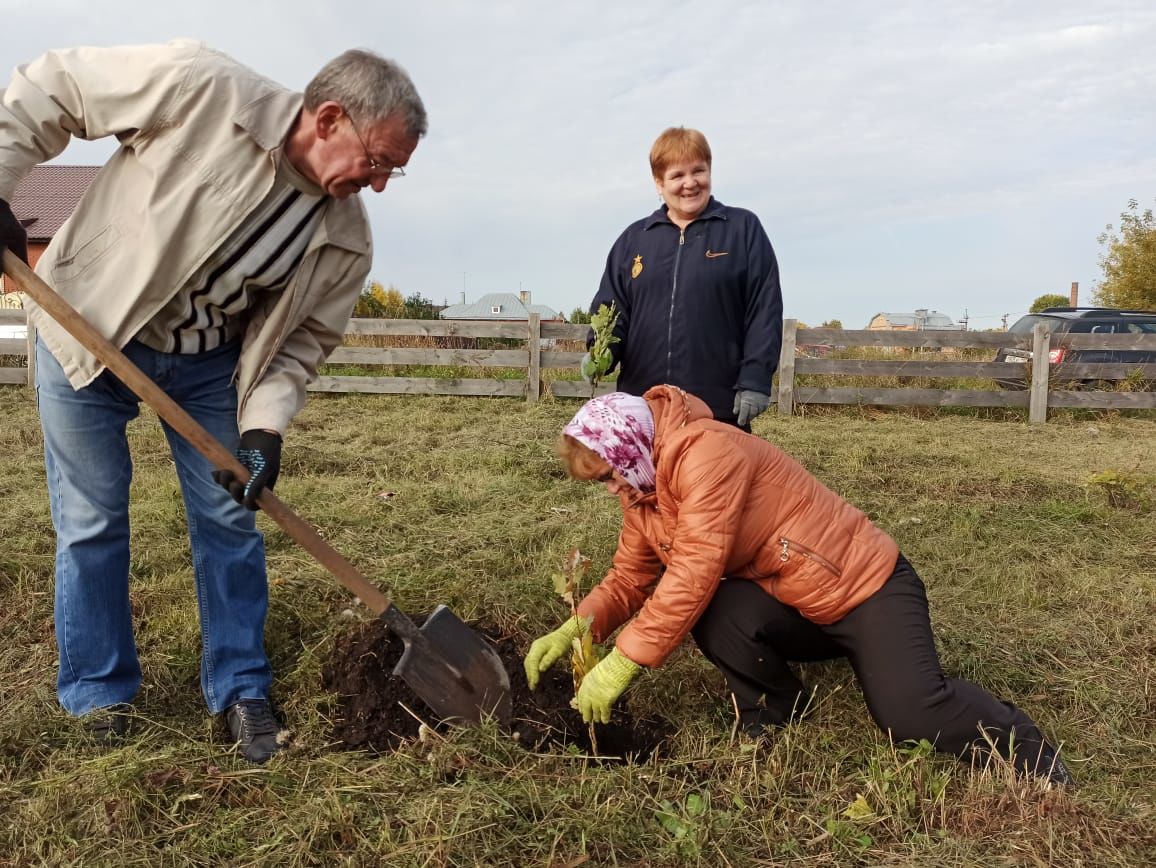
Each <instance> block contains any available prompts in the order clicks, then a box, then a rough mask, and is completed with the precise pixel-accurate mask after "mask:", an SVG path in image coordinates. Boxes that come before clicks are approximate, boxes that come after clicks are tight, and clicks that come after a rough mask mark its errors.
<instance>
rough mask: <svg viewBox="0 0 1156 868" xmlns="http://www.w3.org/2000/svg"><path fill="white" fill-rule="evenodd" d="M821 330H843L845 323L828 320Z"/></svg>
mask: <svg viewBox="0 0 1156 868" xmlns="http://www.w3.org/2000/svg"><path fill="white" fill-rule="evenodd" d="M819 328H821V329H841V328H843V321H842V320H838V319H829V320H826V321H825V322H824V323H823V324H822V325H821V326H819Z"/></svg>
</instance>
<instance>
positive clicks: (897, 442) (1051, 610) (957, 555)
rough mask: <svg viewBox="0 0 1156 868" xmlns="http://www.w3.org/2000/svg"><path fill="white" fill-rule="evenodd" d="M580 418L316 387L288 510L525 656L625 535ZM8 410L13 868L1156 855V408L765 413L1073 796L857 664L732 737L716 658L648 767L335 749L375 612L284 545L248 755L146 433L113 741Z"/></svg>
mask: <svg viewBox="0 0 1156 868" xmlns="http://www.w3.org/2000/svg"><path fill="white" fill-rule="evenodd" d="M574 409H575V405H574V404H573V403H568V402H555V401H544V402H542V403H541V404H539V405H537V406H529V405H526V404H525V403H522V402H518V401H512V400H503V399H459V398H390V397H381V396H327V395H316V396H314V397H312V398H311V400H310V403H309V405H308V407H307V408H306V410H305V411H304V413H303V414H302V416H301V418H300V420H299V424H298V425H297V426H296V427H295V428H294V430H293V432H292V433H291V434H290V436H289V438H288V441H287V449H286V465H285V470H284V473H283V474H282V481H281V483H280V485H279V488H278V492H279V493H280V494H281V495H282V497H283V498H284V499H286V500H287V501H288V502H289V503H291V504H296V505H299V507H300V509H301V511H302V513H303V514H305V515H306V516H307V517H308V518H310V519H311V520H312V521H313V522H314V523H315V524H316V525H317V526H318V527H319V528H321V529H322V530H323V532H324V534H325V536H326V537H327V538H328V539H329V540H330V541H331V542H332V543H333V544H334V545H336V546H337V547H338V548H339V549H340V550H341V551H343V552H344V553H346V554H347V555H348V556H349V557H350V558H351V559H352V560H353V561H354V562H355V563H356V564H357V565H358V566H359V567H360V568H361V569H362V570H363V571H364V572H365V573H366V574H367V575H369V576H371V577H372V578H374V579H375V581H377V582H378V583H379V584H381V585H383V586H388V587H389V588H391V589H392V590H394V591H395V592H396V594H397V596H398V599H399V600H400V601H402V603H403V604H404V606H405V607H406V608H409V609H412V610H414V611H422V610H423V609H428V608H429V607H431V606H432V605H433V604H434V603H437V602H444V603H447V604H449V605H451V606H452V607H453V608H454V609H455V611H457V612H458V613H459V614H460V615H462V616H463V617H466V618H474V619H481V620H484V621H486V622H489V623H491V624H493V625H495V626H497V627H499V628H501V629H502V630H504V631H506V632H508V633H509V634H511V635H514V636H516V637H519V638H520V639H521V640H522V641H524V642H525V643H527V644H528V642H529V640H530V639H531V638H532V637H533V636H535V635H537V634H538V633H539V632H541V631H543V630H544V629H548V628H551V627H552V626H554V623H555V622H556V621H557V620H558V619H559V618H560V617H561V616H562V611H561V607H560V605H559V603H558V602H557V600H556V598H555V597H554V594H553V592H552V590H551V584H550V580H549V576H550V573H551V572H552V571H553V570H554V569H555V568H556V567H557V565H558V563H559V562H560V561H561V559H562V557H563V555H564V553H565V552H566V551H568V550H569V549H570V548H572V547H574V546H577V547H579V548H580V549H581V550H582V551H583V552H585V553H587V554H588V555H590V556H592V557H593V558H594V560H595V571H597V570H598V569H599V568H604V567H605V565H606V563H607V561H608V559H609V556H610V554H611V552H612V550H613V547H614V543H615V537H616V532H617V512H616V510H617V508H616V506H615V505H614V504H613V503H612V502H610V501H609V500H608V499H607V498H606V497H605V495H604V493H603V492H601V491H600V489H599V488H598V487H597V486H588V485H581V484H578V483H573V482H570V481H568V480H565V479H564V478H563V477H562V475H561V473H560V472H559V470H558V467H557V462H556V461H555V459H554V457H553V453H552V444H553V439H554V437H555V435H556V433H557V431H558V430H559V429H560V427H561V425H562V424H563V422H564V421H565V420H566V419H567V418H568V417H569V415H570V414H571V413H572V412H573V410H574ZM0 414H2V415H3V417H4V420H5V421H4V424H3V426H0V454H2V455H3V459H2V460H0V540H2V543H0V636H2V637H3V642H2V643H0V692H2V694H3V695H2V697H0V813H2V814H3V816H4V817H5V823H4V824H3V825H2V826H0V865H40V864H51V865H64V864H75V865H82V864H83V865H89V864H92V865H99V864H116V865H221V864H229V865H265V864H269V865H273V864H275V865H317V864H350V865H365V864H389V865H477V864H484V865H564V864H598V865H601V864H629V865H685V864H704V865H707V864H709V865H758V864H768V865H769V864H776V865H782V864H795V865H808V866H820V865H864V864H870V865H878V864H903V865H936V866H941V865H958V866H963V865H1007V864H1024V865H1097V866H1100V865H1140V864H1146V863H1150V862H1151V861H1152V859H1151V857H1152V855H1153V853H1154V852H1156V806H1154V801H1156V760H1154V759H1153V757H1154V753H1153V744H1154V743H1156V723H1154V721H1156V663H1154V661H1156V653H1154V652H1156V647H1154V645H1153V639H1152V636H1153V631H1152V618H1153V613H1154V610H1156V609H1154V607H1156V572H1154V568H1153V563H1152V552H1153V550H1154V549H1156V527H1154V525H1153V522H1152V516H1151V514H1150V513H1146V512H1144V511H1143V510H1142V509H1140V508H1139V507H1138V502H1137V503H1129V502H1119V501H1117V502H1116V504H1115V505H1113V503H1112V502H1110V500H1109V498H1108V496H1106V492H1105V491H1104V489H1103V486H1101V485H1098V484H1096V483H1093V482H1090V481H1089V478H1090V476H1091V474H1093V473H1102V472H1104V471H1109V470H1115V471H1118V472H1120V473H1124V474H1128V478H1129V479H1131V480H1133V481H1134V482H1136V484H1137V485H1141V486H1147V490H1148V491H1149V492H1152V488H1151V486H1152V480H1151V475H1150V474H1151V468H1153V467H1154V466H1156V461H1154V459H1156V455H1154V454H1153V453H1154V452H1156V423H1154V422H1152V421H1151V420H1150V419H1145V418H1131V419H1129V418H1121V417H1119V416H1116V415H1110V414H1100V415H1099V416H1096V417H1095V418H1091V417H1089V416H1087V415H1086V414H1085V415H1084V416H1080V417H1076V416H1067V417H1060V419H1059V421H1057V422H1052V423H1049V424H1048V425H1047V426H1046V427H1044V428H1041V429H1031V428H1028V427H1027V426H1026V425H1023V424H1021V423H1020V422H1017V421H992V420H987V419H982V418H976V417H965V416H951V415H946V414H942V415H935V414H916V413H898V412H895V413H892V412H884V411H865V412H862V413H860V412H843V413H833V412H829V413H821V414H808V415H807V416H805V417H802V418H798V417H797V418H793V419H779V418H774V417H768V418H762V419H759V420H757V422H756V424H755V432H756V433H757V434H759V435H761V436H764V437H768V438H769V439H771V440H773V441H775V442H777V443H779V444H780V445H782V446H783V447H784V448H785V449H787V450H788V451H789V452H791V453H792V454H794V455H795V456H797V457H798V458H799V459H801V460H802V461H803V462H804V463H805V464H806V465H807V466H808V467H809V468H810V469H811V470H812V471H813V472H815V473H816V475H818V476H819V477H820V478H822V479H823V480H824V481H825V482H826V483H827V484H828V485H830V486H831V487H832V488H834V489H835V490H837V491H839V492H841V493H842V494H844V495H845V496H847V497H848V498H849V499H851V500H852V501H854V502H856V503H858V504H859V505H860V506H862V507H863V508H864V509H866V510H867V511H868V512H869V513H870V514H871V515H872V516H873V517H874V518H875V519H876V520H877V521H878V522H879V523H880V524H881V525H882V526H883V527H884V528H886V529H887V530H888V531H889V532H891V533H892V534H893V535H894V536H896V537H897V538H898V540H899V541H900V544H901V545H902V547H903V549H904V551H905V552H906V553H907V554H908V555H909V557H910V558H911V559H912V561H913V562H914V563H915V564H916V565H917V566H918V567H919V569H920V572H921V573H922V575H923V576H924V579H925V580H926V582H927V584H928V588H929V594H930V597H931V601H932V614H933V620H934V622H935V625H936V628H937V631H938V634H939V637H940V641H941V652H942V655H943V659H944V663H945V665H946V667H947V668H948V669H949V671H952V672H954V673H957V674H960V675H964V676H966V677H969V678H972V679H974V680H977V681H978V682H980V683H982V684H983V685H984V686H986V687H988V688H989V689H991V690H993V691H994V692H996V693H998V694H1002V695H1006V696H1007V697H1009V698H1011V699H1014V700H1015V701H1017V702H1018V703H1020V704H1022V705H1023V706H1024V707H1025V708H1026V709H1027V710H1028V711H1029V712H1030V713H1031V714H1033V716H1035V717H1036V719H1037V720H1038V721H1039V722H1040V723H1041V725H1043V726H1044V727H1045V729H1047V730H1048V731H1049V732H1050V733H1052V734H1053V735H1054V736H1055V738H1056V739H1058V740H1061V741H1063V742H1064V743H1065V745H1066V747H1067V751H1068V756H1069V757H1070V761H1071V765H1072V767H1073V770H1074V772H1075V774H1076V776H1077V778H1078V780H1079V786H1078V787H1077V788H1075V789H1073V790H1069V791H1049V790H1047V789H1044V788H1042V787H1040V786H1039V785H1036V784H1033V783H1024V782H1020V781H1016V780H1015V779H1013V778H1012V777H1011V776H1010V775H1009V774H1008V771H1007V769H1006V768H1003V767H1000V766H996V767H993V768H990V769H985V770H974V771H972V770H969V769H967V768H966V767H963V766H960V765H957V764H956V763H954V762H952V761H951V760H948V759H944V758H941V757H936V756H931V755H928V753H927V751H926V750H924V749H922V748H920V747H918V746H916V747H899V748H897V747H895V746H892V745H891V744H889V743H888V742H887V740H886V739H885V738H884V737H882V736H881V735H880V734H878V733H877V732H876V731H875V730H874V729H873V727H872V726H871V724H870V721H869V718H868V716H867V712H866V710H865V709H864V707H863V702H862V698H861V696H860V695H859V693H858V691H857V689H856V688H855V686H854V681H853V678H852V677H851V674H850V671H849V670H848V668H847V667H846V666H845V665H842V664H837V663H832V664H822V665H813V666H809V667H807V669H806V673H805V677H806V678H807V679H808V680H809V681H810V682H811V683H813V684H814V685H815V686H816V687H817V689H818V704H817V708H816V710H815V713H814V714H813V715H812V717H811V718H809V719H808V720H807V721H806V722H805V723H804V724H802V725H799V726H797V727H793V728H791V729H788V730H786V731H784V732H782V733H779V734H778V735H777V736H776V737H774V738H773V739H770V740H767V741H765V742H759V743H752V742H749V741H743V740H738V741H734V740H732V738H731V720H730V712H729V709H728V707H727V705H726V702H725V700H724V699H723V697H722V682H721V678H720V677H719V676H718V674H717V673H716V672H715V671H714V670H712V669H711V668H710V667H709V666H708V665H707V664H706V663H705V662H704V661H703V660H702V658H701V656H700V655H698V653H697V652H696V651H694V650H693V648H684V649H682V650H681V651H680V652H678V653H677V654H676V655H675V657H674V658H673V659H672V661H671V663H670V664H669V665H668V666H667V667H666V668H664V669H663V670H661V671H660V672H657V673H651V674H649V675H647V676H645V677H644V678H642V679H640V681H639V682H638V683H637V684H636V685H635V686H634V687H633V688H632V689H631V691H630V693H629V694H628V700H627V701H628V702H629V705H630V707H631V708H632V710H634V711H635V712H636V713H639V714H644V713H648V712H659V713H661V714H663V715H664V716H666V717H667V718H668V719H670V720H671V721H673V722H674V723H675V724H676V725H677V727H678V735H677V737H676V740H675V742H674V743H673V744H672V745H671V746H670V748H669V749H668V751H667V752H666V754H665V755H663V756H661V757H660V758H659V759H657V760H655V761H652V762H651V763H648V764H646V765H642V766H599V765H596V764H592V763H591V762H590V761H589V760H586V759H584V758H582V757H578V756H572V755H568V754H566V753H564V752H559V753H555V754H548V755H530V754H527V753H526V752H524V751H522V750H521V749H520V748H518V747H517V746H515V745H513V744H511V743H510V742H509V740H508V739H505V738H504V737H502V735H501V734H500V733H498V732H495V731H492V730H480V731H468V732H454V733H451V734H450V735H449V737H448V738H446V739H444V740H436V741H433V742H427V743H418V744H412V745H408V746H406V747H405V748H403V749H402V750H399V751H398V752H396V753H394V754H390V755H387V756H379V757H375V756H367V755H358V754H348V753H342V752H339V751H336V750H334V749H333V746H332V745H330V744H329V743H328V742H329V717H330V715H331V714H332V713H333V709H334V704H333V702H332V698H331V697H328V696H326V695H324V694H322V693H321V692H320V689H319V686H318V685H319V681H320V679H319V671H320V668H321V666H322V664H323V663H324V662H325V661H326V659H327V657H328V654H329V651H330V649H331V648H332V644H333V641H334V638H335V637H336V636H337V635H338V634H340V633H341V632H342V631H345V630H347V629H349V628H350V626H351V625H352V624H354V623H356V622H357V621H358V620H359V619H361V618H364V617H368V616H367V615H366V614H365V613H364V612H362V611H360V610H358V611H356V612H355V613H354V615H353V617H352V618H350V617H349V616H348V615H347V614H345V612H346V610H348V609H350V608H352V606H351V601H350V599H349V597H348V595H347V594H346V593H345V592H344V591H343V590H342V589H341V588H340V587H339V586H338V585H337V584H336V583H335V582H334V581H332V580H331V579H330V578H329V577H328V576H327V575H326V574H325V573H324V572H322V571H321V570H320V569H319V568H318V567H316V566H315V565H314V564H313V563H312V562H311V561H310V559H309V558H308V557H307V556H306V555H304V554H303V553H302V552H301V551H300V550H299V549H297V548H296V546H295V545H294V544H292V543H291V542H290V541H289V540H288V539H287V538H286V537H285V536H284V535H283V534H282V533H281V532H280V531H279V530H277V529H276V528H274V527H269V528H268V543H269V544H268V549H269V563H270V577H271V583H272V588H271V611H270V618H269V630H268V645H269V649H270V653H271V656H272V658H273V663H274V667H275V670H276V674H277V681H276V685H275V690H276V697H277V698H278V700H279V702H280V703H281V705H282V707H283V708H284V710H285V713H286V716H287V718H288V720H289V722H290V724H291V726H292V730H293V738H294V742H293V748H292V749H291V750H290V751H289V752H288V754H287V755H285V756H283V757H281V758H278V759H277V760H275V761H274V762H273V763H271V764H270V766H268V767H267V768H259V769H255V768H251V767H248V766H246V765H245V764H243V763H240V762H238V761H237V760H235V759H234V758H233V756H232V754H231V751H230V749H229V745H228V744H227V743H226V739H225V738H224V737H223V735H222V734H221V732H220V730H219V729H218V728H217V727H216V726H215V725H214V723H213V722H212V721H210V720H208V719H207V717H206V715H205V711H204V708H203V705H202V704H201V700H200V696H199V692H198V687H197V663H198V633H197V628H196V620H195V619H196V615H195V606H194V603H193V596H192V588H191V578H190V576H191V572H190V567H189V562H188V553H187V550H186V545H187V544H186V540H185V534H184V528H183V517H182V512H181V507H180V500H179V496H178V493H177V489H176V482H175V478H174V475H173V473H172V468H171V463H170V461H169V459H168V456H167V454H166V451H165V448H164V445H163V439H162V437H161V435H160V432H159V428H158V426H157V425H156V423H155V420H152V419H151V418H149V417H148V415H147V414H146V416H145V418H143V419H142V420H141V421H139V422H137V423H134V424H133V426H132V427H131V429H130V431H131V436H132V439H133V444H134V449H135V454H136V462H137V463H136V483H135V485H136V489H135V499H134V506H133V509H134V513H133V522H134V524H133V542H134V558H133V564H132V571H133V599H134V605H135V606H136V608H137V611H138V613H139V624H138V644H139V645H140V650H141V656H142V662H143V665H144V668H145V687H144V690H143V692H142V695H141V697H140V702H139V705H140V719H139V721H138V723H139V727H138V730H139V733H140V734H139V735H138V736H137V737H136V738H134V739H133V740H132V741H131V742H130V743H128V744H127V745H125V746H124V747H122V748H120V749H117V750H114V751H111V752H107V753H104V752H100V751H98V750H97V749H95V748H93V747H91V746H89V745H87V744H85V743H84V742H83V741H82V740H81V739H80V738H79V735H78V728H77V726H76V724H75V722H74V721H72V720H70V719H69V718H67V717H66V716H64V715H63V714H62V713H61V712H59V711H58V709H57V707H56V704H55V699H54V695H53V681H54V670H55V648H54V644H53V634H52V599H51V598H52V568H53V567H52V561H53V540H52V529H51V524H50V521H49V518H48V510H47V504H46V497H45V494H44V479H43V469H42V464H41V455H40V437H39V430H38V427H37V422H36V417H35V409H34V402H33V401H32V398H31V396H30V394H29V392H28V391H27V390H24V389H22V388H12V387H9V388H3V389H0ZM386 494H388V495H389V496H384V495H386ZM583 860H585V862H583Z"/></svg>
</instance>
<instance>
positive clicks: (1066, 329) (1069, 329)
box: [995, 307, 1156, 389]
mask: <svg viewBox="0 0 1156 868" xmlns="http://www.w3.org/2000/svg"><path fill="white" fill-rule="evenodd" d="M1038 322H1046V323H1047V324H1048V325H1049V326H1051V330H1052V334H1053V335H1057V334H1066V333H1074V334H1116V335H1127V334H1150V335H1156V311H1151V310H1116V309H1115V308H1106V307H1049V308H1045V309H1044V310H1042V311H1040V312H1039V313H1029V314H1027V315H1026V316H1022V317H1020V318H1019V319H1018V320H1016V321H1015V323H1013V324H1012V326H1011V328H1009V329H1008V331H1009V332H1014V333H1016V334H1031V331H1032V328H1033V327H1034V326H1035V324H1036V323H1038ZM995 361H997V362H1007V363H1008V365H1009V370H1013V371H1015V373H1012V374H1010V375H1009V376H1008V377H1007V378H1002V377H1001V378H998V379H997V380H996V382H997V383H999V385H1001V386H1003V387H1004V388H1005V389H1023V388H1025V387H1026V385H1027V376H1028V375H1027V372H1028V365H1030V363H1031V361H1032V351H1031V350H1021V349H1017V348H1015V347H1004V348H1002V349H1000V351H999V352H998V353H996V355H995ZM1048 362H1049V363H1050V364H1052V365H1057V366H1060V365H1063V366H1067V365H1075V364H1081V365H1084V364H1094V363H1097V362H1117V363H1132V364H1137V365H1153V364H1156V350H1085V349H1078V350H1077V349H1068V348H1066V347H1055V348H1053V349H1052V350H1050V351H1049V353H1048ZM1013 366H1014V367H1013ZM1063 372H1064V369H1063V367H1058V368H1056V369H1054V370H1053V374H1052V375H1051V376H1049V380H1051V379H1052V376H1054V378H1055V379H1056V380H1057V381H1060V382H1069V383H1070V382H1075V383H1078V384H1080V385H1096V384H1097V383H1098V382H1099V381H1097V380H1074V379H1072V378H1065V377H1064V375H1063Z"/></svg>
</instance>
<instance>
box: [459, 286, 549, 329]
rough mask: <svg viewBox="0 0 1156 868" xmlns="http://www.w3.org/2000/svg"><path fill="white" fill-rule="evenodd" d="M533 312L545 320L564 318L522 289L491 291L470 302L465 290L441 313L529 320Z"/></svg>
mask: <svg viewBox="0 0 1156 868" xmlns="http://www.w3.org/2000/svg"><path fill="white" fill-rule="evenodd" d="M532 313H536V314H538V317H539V318H540V319H541V320H542V321H543V322H546V321H548V320H561V319H562V315H561V314H560V313H558V312H557V311H555V310H554V309H553V308H549V307H547V306H546V305H544V304H532V303H531V301H530V292H529V290H521V291H519V292H518V293H517V294H514V293H512V292H491V293H489V294H488V295H483V296H482V297H481V298H479V299H478V300H477V301H475V302H472V303H470V304H467V303H466V294H465V293H464V292H463V293H462V300H461V302H460V303H459V304H451V305H449V306H448V307H446V308H444V309H443V310H442V312H441V314H440V315H441V318H442V319H479V320H514V321H519V320H520V321H522V322H527V321H529V319H530V314H532Z"/></svg>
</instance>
